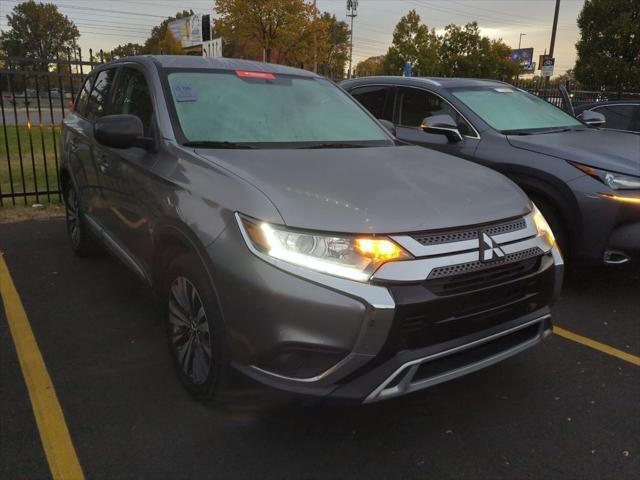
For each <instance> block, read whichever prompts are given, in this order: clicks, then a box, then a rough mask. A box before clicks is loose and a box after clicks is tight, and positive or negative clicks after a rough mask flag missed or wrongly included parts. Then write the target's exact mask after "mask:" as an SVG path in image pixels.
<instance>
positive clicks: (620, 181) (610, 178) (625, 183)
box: [573, 163, 640, 190]
mask: <svg viewBox="0 0 640 480" xmlns="http://www.w3.org/2000/svg"><path fill="white" fill-rule="evenodd" d="M573 165H574V166H575V167H576V168H578V169H579V170H581V171H582V172H584V173H586V174H587V175H589V176H591V177H593V178H595V179H596V180H600V181H601V182H602V183H604V184H605V185H607V186H608V187H609V188H611V189H612V190H640V177H635V176H633V175H625V174H622V173H616V172H608V171H606V170H599V169H597V168H593V167H589V166H587V165H582V164H581V163H573Z"/></svg>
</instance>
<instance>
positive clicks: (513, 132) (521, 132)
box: [500, 130, 533, 135]
mask: <svg viewBox="0 0 640 480" xmlns="http://www.w3.org/2000/svg"><path fill="white" fill-rule="evenodd" d="M500 133H502V134H503V135H533V133H532V132H528V131H526V130H500Z"/></svg>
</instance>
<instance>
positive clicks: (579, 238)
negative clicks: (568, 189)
mask: <svg viewBox="0 0 640 480" xmlns="http://www.w3.org/2000/svg"><path fill="white" fill-rule="evenodd" d="M594 185H595V187H594ZM571 186H572V188H573V190H574V191H575V192H576V199H577V201H578V205H579V211H580V212H581V225H582V229H581V231H580V233H579V234H578V235H576V236H575V237H572V241H573V242H575V243H576V248H575V249H574V250H575V251H576V253H577V256H578V259H579V260H581V261H582V262H584V263H589V264H602V263H603V262H604V263H626V262H627V261H635V262H637V261H640V203H636V202H629V201H625V199H626V200H628V199H629V198H631V199H636V198H637V199H640V195H639V192H638V191H627V192H625V191H620V192H615V191H613V190H609V191H608V192H607V191H605V190H608V189H607V188H606V187H604V186H602V185H600V184H599V182H597V181H596V180H594V179H593V178H591V177H589V176H584V177H580V178H578V179H576V180H574V181H572V182H571ZM611 254H614V255H611ZM613 257H616V258H617V260H613V261H610V262H609V261H607V258H613ZM620 259H622V261H619V260H620Z"/></svg>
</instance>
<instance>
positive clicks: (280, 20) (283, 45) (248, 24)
mask: <svg viewBox="0 0 640 480" xmlns="http://www.w3.org/2000/svg"><path fill="white" fill-rule="evenodd" d="M215 11H216V13H217V14H218V19H217V21H216V31H218V32H219V33H220V34H221V35H222V36H223V38H225V39H226V40H229V41H231V42H233V43H234V44H235V45H236V46H237V48H238V50H243V51H244V52H247V53H249V54H250V55H251V54H255V51H256V50H257V51H258V52H260V54H261V55H262V58H263V59H264V60H265V61H267V62H271V61H275V60H276V55H277V56H278V57H279V59H280V60H283V59H284V60H287V59H288V60H289V61H293V60H294V57H295V56H296V55H299V53H300V49H304V50H308V45H309V42H310V41H312V40H313V38H312V36H313V35H314V34H315V33H318V29H317V28H316V25H312V24H313V23H314V22H316V21H317V20H316V14H317V10H316V9H315V8H314V7H313V5H311V4H309V3H307V2H305V1H304V0H217V1H216V6H215ZM296 49H297V50H296ZM298 60H299V59H297V58H296V59H295V61H298Z"/></svg>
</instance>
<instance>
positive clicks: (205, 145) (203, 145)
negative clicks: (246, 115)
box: [183, 140, 255, 149]
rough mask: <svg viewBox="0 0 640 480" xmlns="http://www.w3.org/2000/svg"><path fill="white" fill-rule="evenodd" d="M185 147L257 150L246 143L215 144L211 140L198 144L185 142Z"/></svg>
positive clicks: (198, 142)
mask: <svg viewBox="0 0 640 480" xmlns="http://www.w3.org/2000/svg"><path fill="white" fill-rule="evenodd" d="M183 145H184V146H185V147H193V148H241V149H251V148H255V147H252V146H251V145H247V144H246V143H235V142H214V141H210V140H202V141H197V142H185V143H183Z"/></svg>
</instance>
